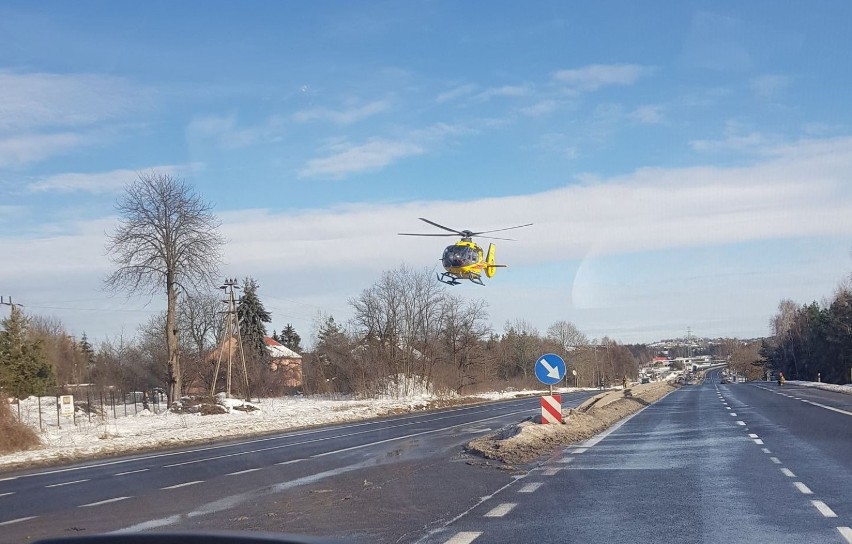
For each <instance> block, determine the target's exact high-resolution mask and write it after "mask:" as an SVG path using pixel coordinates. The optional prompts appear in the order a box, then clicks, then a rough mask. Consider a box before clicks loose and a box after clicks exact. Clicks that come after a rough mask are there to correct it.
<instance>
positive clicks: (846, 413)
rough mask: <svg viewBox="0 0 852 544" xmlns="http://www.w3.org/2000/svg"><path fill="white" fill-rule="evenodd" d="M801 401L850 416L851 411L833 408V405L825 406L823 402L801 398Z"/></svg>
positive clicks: (851, 414)
mask: <svg viewBox="0 0 852 544" xmlns="http://www.w3.org/2000/svg"><path fill="white" fill-rule="evenodd" d="M802 402H807V403H808V404H811V405H813V406H819V407H820V408H825V409H826V410H831V411H832V412H837V413H838V414H845V415H847V416H852V412H847V411H846V410H841V409H840V408H835V407H834V406H826V405H825V404H820V403H818V402H813V401H810V400H805V399H802Z"/></svg>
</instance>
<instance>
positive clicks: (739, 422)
mask: <svg viewBox="0 0 852 544" xmlns="http://www.w3.org/2000/svg"><path fill="white" fill-rule="evenodd" d="M737 425H743V426H745V421H737Z"/></svg>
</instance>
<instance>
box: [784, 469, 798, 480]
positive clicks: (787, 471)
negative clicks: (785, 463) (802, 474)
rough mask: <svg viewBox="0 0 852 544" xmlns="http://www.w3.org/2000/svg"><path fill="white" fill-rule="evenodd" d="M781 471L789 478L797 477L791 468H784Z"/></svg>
mask: <svg viewBox="0 0 852 544" xmlns="http://www.w3.org/2000/svg"><path fill="white" fill-rule="evenodd" d="M781 473H782V474H783V475H784V476H786V477H788V478H795V477H796V475H795V474H793V471H792V470H790V469H789V468H782V469H781Z"/></svg>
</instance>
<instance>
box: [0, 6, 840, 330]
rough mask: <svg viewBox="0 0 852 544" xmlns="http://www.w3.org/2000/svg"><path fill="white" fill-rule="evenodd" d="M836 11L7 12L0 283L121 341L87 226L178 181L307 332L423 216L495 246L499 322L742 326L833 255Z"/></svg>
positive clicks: (95, 232) (1, 29)
mask: <svg viewBox="0 0 852 544" xmlns="http://www.w3.org/2000/svg"><path fill="white" fill-rule="evenodd" d="M850 19H852V5H849V4H848V3H847V2H840V1H838V2H812V3H808V4H807V5H804V4H802V5H787V4H786V3H785V4H784V5H779V4H778V3H777V2H748V3H739V2H665V3H658V4H656V5H655V6H654V7H653V8H648V7H647V6H639V5H637V4H636V3H635V2H628V1H625V2H595V3H569V2H561V1H560V2H536V3H535V4H528V3H522V2H449V1H447V2H417V3H414V2H365V3H355V2H330V1H329V2H247V3H245V2H244V3H236V2H209V1H204V2H191V1H187V2H140V3H127V2H75V3H67V2H38V3H32V2H3V1H0V256H3V257H2V260H0V294H3V295H4V296H10V295H11V296H13V297H14V298H15V300H16V301H18V302H20V303H22V304H25V305H26V306H27V308H28V309H29V311H30V312H31V313H38V314H43V315H54V316H56V317H58V318H60V319H61V320H62V321H63V322H64V323H65V326H66V327H67V328H68V329H69V332H71V333H73V334H77V335H79V334H81V333H82V332H83V331H85V332H86V333H87V334H88V335H89V336H90V337H93V338H96V339H104V338H107V337H114V336H117V335H119V334H124V335H126V336H132V335H133V334H135V332H136V328H137V326H138V324H139V323H141V322H143V321H144V320H145V319H146V318H147V317H148V316H149V315H151V314H153V313H155V312H157V311H159V310H160V309H161V308H162V306H163V304H162V301H161V300H160V298H161V297H155V298H153V299H147V298H146V299H140V298H131V299H126V298H125V297H123V296H114V295H110V294H108V293H105V292H104V291H103V288H102V280H103V277H104V276H105V275H106V274H108V272H109V270H110V266H111V265H110V263H109V260H108V259H107V258H106V257H105V255H104V242H105V233H107V232H110V231H111V229H112V228H113V226H114V225H115V219H116V218H115V216H114V211H113V203H114V202H115V200H116V198H117V197H118V196H119V195H120V194H121V190H122V187H123V186H124V185H125V184H126V183H128V182H130V181H132V179H133V178H134V177H135V175H136V173H137V172H140V171H149V170H152V169H154V170H161V171H164V172H168V173H172V174H175V175H179V176H182V177H185V178H186V179H187V180H188V181H190V182H191V183H192V184H194V186H195V187H196V188H197V190H198V191H199V192H200V193H201V194H202V195H203V196H204V198H206V199H207V200H209V201H210V202H212V203H213V204H214V205H215V209H216V212H217V214H218V215H219V217H220V218H221V219H222V221H223V228H222V230H223V234H224V235H225V236H226V238H228V240H229V243H228V245H227V247H226V248H225V256H226V264H225V266H224V267H223V276H224V275H227V276H237V277H245V276H253V277H255V278H257V280H258V281H259V283H260V286H261V290H260V296H261V298H262V300H264V302H265V303H266V305H267V307H268V308H269V309H270V310H271V311H272V312H273V318H274V322H273V324H272V326H271V327H270V329H272V328H275V329H280V328H281V327H282V326H283V325H284V324H285V323H288V322H289V323H293V324H294V325H295V326H296V328H297V330H298V331H299V332H300V333H301V334H302V336H304V337H306V338H307V337H309V336H310V332H311V327H312V323H313V321H314V320H315V318H316V316H317V315H318V313H320V312H322V313H325V314H331V315H334V316H335V317H336V318H337V319H338V320H345V319H346V318H347V317H348V312H349V307H348V304H347V300H348V299H350V298H352V297H354V296H357V295H358V294H359V293H360V292H361V290H363V289H365V288H367V287H369V286H370V285H371V284H372V283H373V282H375V281H376V280H377V279H378V277H379V275H380V274H381V272H382V271H383V270H388V269H393V268H396V267H398V266H400V265H401V264H402V263H405V264H407V265H409V266H413V267H418V268H419V267H426V268H430V269H431V268H434V267H435V266H436V265H437V258H438V257H439V256H440V253H441V250H442V248H443V245H444V244H443V242H444V241H445V240H442V239H439V238H438V239H429V238H424V239H408V238H400V237H398V236H396V233H397V232H411V231H418V230H419V229H423V232H427V227H428V226H427V225H425V224H421V223H420V222H419V221H418V220H417V218H418V217H428V218H430V219H432V220H434V221H437V222H439V223H442V224H445V225H449V226H453V227H457V228H460V229H464V228H470V229H473V230H484V229H491V228H500V227H503V226H508V225H514V224H520V223H528V222H533V223H535V225H534V226H533V227H530V228H529V229H525V230H523V231H518V232H517V233H516V234H517V236H516V237H517V239H518V241H517V242H504V243H500V244H499V245H498V249H497V251H498V260H500V261H502V262H506V263H507V264H509V265H510V268H509V269H508V270H505V271H500V272H499V273H498V275H497V276H496V277H495V278H494V279H493V280H492V281H491V282H489V285H488V286H487V287H485V288H482V287H478V286H474V285H463V286H459V287H456V288H454V292H456V293H458V294H461V295H462V296H465V297H467V296H470V297H476V298H484V299H485V300H487V301H488V303H489V312H490V316H491V321H492V324H493V326H494V328H495V330H497V331H498V332H499V331H501V330H502V329H503V326H504V324H505V323H506V322H507V321H508V320H516V319H523V320H525V321H527V322H528V323H530V324H531V325H533V326H534V327H537V328H538V329H539V330H540V331H541V332H542V333H543V332H544V331H545V330H546V328H547V327H548V326H549V325H550V324H551V323H552V322H554V321H556V320H560V319H567V320H570V321H572V322H574V323H576V324H577V325H578V326H579V327H580V329H581V330H584V331H585V332H587V333H588V334H589V335H590V336H592V337H601V336H604V335H609V336H612V337H615V338H618V339H621V340H623V341H651V340H655V339H659V338H665V337H674V336H681V335H683V334H684V333H685V331H686V329H687V327H691V328H692V330H693V331H694V332H695V333H696V334H699V335H702V336H718V335H726V336H740V337H753V336H760V335H764V334H767V332H768V331H767V323H768V320H769V318H770V317H771V315H772V314H773V312H774V310H775V307H776V306H777V304H778V302H779V301H780V300H781V299H782V298H792V299H794V300H796V301H798V302H809V301H811V300H820V299H822V298H823V297H826V296H831V294H832V292H833V291H834V290H835V289H836V288H837V286H838V284H839V283H840V282H841V281H842V280H843V279H844V278H846V277H848V275H849V272H850V270H852V262H850V248H852V245H850V242H849V240H850V234H852V181H851V180H852V115H850V113H851V112H850V108H852V106H850V103H849V99H848V89H850V88H852V81H850V78H852V54H850V51H852V37H850V33H849V32H848V29H847V28H846V23H847V22H848V21H849V20H850Z"/></svg>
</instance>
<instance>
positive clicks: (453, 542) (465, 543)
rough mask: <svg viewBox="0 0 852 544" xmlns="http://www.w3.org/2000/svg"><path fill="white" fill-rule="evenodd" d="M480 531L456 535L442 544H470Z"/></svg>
mask: <svg viewBox="0 0 852 544" xmlns="http://www.w3.org/2000/svg"><path fill="white" fill-rule="evenodd" d="M481 534H482V532H481V531H464V532H461V533H456V534H455V535H454V536H453V538H451V539H449V540H448V541H446V542H445V543H444V544H470V543H471V542H473V541H474V540H476V539H477V538H479V535H481Z"/></svg>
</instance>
